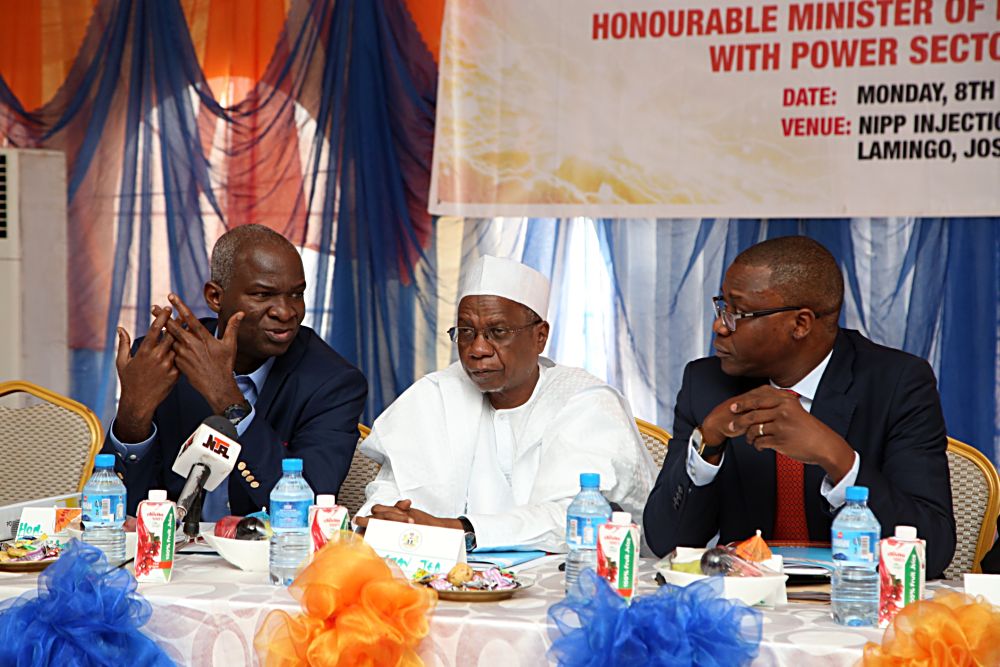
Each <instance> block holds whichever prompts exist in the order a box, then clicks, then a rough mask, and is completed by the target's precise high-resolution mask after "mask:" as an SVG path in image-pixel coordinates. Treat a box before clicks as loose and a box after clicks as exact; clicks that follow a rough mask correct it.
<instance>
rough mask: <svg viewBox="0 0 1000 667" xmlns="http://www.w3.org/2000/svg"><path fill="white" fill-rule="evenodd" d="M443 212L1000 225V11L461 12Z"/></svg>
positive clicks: (440, 190) (489, 6) (973, 4)
mask: <svg viewBox="0 0 1000 667" xmlns="http://www.w3.org/2000/svg"><path fill="white" fill-rule="evenodd" d="M443 33H444V36H443V43H442V46H441V58H440V75H439V76H440V78H439V84H438V86H439V88H438V104H437V124H436V137H435V146H434V169H433V176H432V184H431V196H430V210H431V212H433V213H437V214H441V215H462V216H470V217H492V216H507V215H509V216H518V215H530V216H548V215H553V216H560V217H566V216H574V215H586V216H595V217H618V218H623V217H672V218H680V217H716V216H725V217H742V216H746V217H845V216H890V215H893V216H895V215H915V216H936V215H949V216H952V215H954V216H974V215H997V214H1000V0H843V1H829V0H822V1H819V2H766V1H755V0H744V1H743V2H732V1H726V0H705V1H697V2H696V1H695V0H686V2H679V1H673V0H646V1H640V0H543V1H539V0H503V1H502V2H497V1H496V0H448V4H447V8H446V13H445V25H444V30H443Z"/></svg>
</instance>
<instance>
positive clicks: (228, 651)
mask: <svg viewBox="0 0 1000 667" xmlns="http://www.w3.org/2000/svg"><path fill="white" fill-rule="evenodd" d="M557 565H558V562H557V561H556V560H552V559H549V560H547V561H545V562H544V563H543V564H542V565H540V566H539V567H537V568H536V569H533V570H527V571H526V574H529V575H533V576H534V577H535V584H534V585H533V586H531V587H530V588H528V589H526V590H523V591H520V592H519V593H518V594H517V595H515V596H514V597H513V598H511V599H509V600H505V601H502V602H493V603H456V602H443V601H439V602H438V605H437V607H436V609H435V610H434V616H433V619H432V621H431V632H430V636H428V637H427V638H426V639H424V641H423V643H422V644H421V648H420V654H421V656H422V657H423V658H424V661H425V662H426V664H427V665H429V666H438V665H461V666H462V667H471V666H474V665H482V666H484V667H485V666H488V665H489V666H492V665H503V667H517V666H518V665H540V664H545V662H546V660H545V652H546V650H547V649H548V647H549V645H550V641H549V637H548V632H549V624H548V621H547V615H546V613H547V611H548V608H549V607H550V606H551V605H552V604H553V603H555V602H558V601H560V600H562V599H563V579H562V573H561V572H558V570H557V569H556V568H557ZM655 586H656V584H655V583H654V582H653V569H652V561H648V560H644V561H643V562H642V565H641V570H640V593H641V592H643V591H646V592H651V591H652V590H654V588H655ZM36 589H37V575H33V574H22V575H13V574H8V573H0V599H6V598H10V597H13V596H18V595H21V594H23V593H25V592H27V591H33V590H36ZM139 590H140V592H141V593H142V594H143V595H144V596H145V597H146V599H148V600H149V601H150V602H151V603H152V605H153V615H152V618H151V619H150V621H149V623H148V624H147V626H146V627H145V631H146V632H147V633H148V634H149V635H151V636H152V637H153V638H154V639H156V640H157V641H158V642H159V643H160V644H161V645H162V646H163V647H164V648H165V650H166V651H167V652H168V654H169V655H170V657H171V658H173V659H174V660H175V661H176V662H177V663H178V664H181V665H226V666H229V665H242V664H247V665H249V664H256V660H255V656H254V651H253V637H254V634H255V633H256V631H257V628H258V627H259V625H260V623H261V621H262V620H263V618H264V616H265V615H266V614H267V613H268V612H269V611H271V610H272V609H284V610H286V611H289V612H293V613H294V612H296V611H298V605H297V603H296V602H295V600H293V599H292V598H291V596H290V595H289V594H288V591H287V590H286V589H283V588H278V587H275V586H271V585H269V584H268V583H267V575H266V574H259V573H248V572H243V571H241V570H237V569H235V568H234V567H232V566H230V565H229V564H228V563H226V562H225V561H223V560H222V559H221V558H219V557H217V556H213V555H207V554H180V555H178V558H177V562H176V565H175V570H174V576H173V581H171V582H170V583H169V584H165V585H151V584H142V585H140V587H139ZM763 612H764V640H763V642H762V643H761V647H760V655H759V657H758V659H757V661H756V662H755V664H758V665H789V666H793V667H803V666H804V665H809V667H813V666H818V665H853V664H854V663H855V662H856V661H857V660H858V659H859V657H860V656H861V648H862V646H864V644H865V642H866V641H869V640H870V641H875V642H879V641H881V636H882V631H880V630H875V629H857V628H846V627H842V626H838V625H836V624H835V623H834V622H833V621H832V619H831V618H830V608H829V606H828V605H825V604H819V603H791V604H789V605H782V606H779V607H777V608H776V609H770V610H763Z"/></svg>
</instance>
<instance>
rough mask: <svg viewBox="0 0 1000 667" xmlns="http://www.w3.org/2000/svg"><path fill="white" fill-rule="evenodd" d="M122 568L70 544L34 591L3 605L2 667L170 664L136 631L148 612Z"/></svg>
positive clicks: (97, 553)
mask: <svg viewBox="0 0 1000 667" xmlns="http://www.w3.org/2000/svg"><path fill="white" fill-rule="evenodd" d="M135 588H136V583H135V579H134V578H133V577H132V575H131V574H129V573H128V572H126V571H125V570H124V569H120V568H114V569H110V570H109V569H108V561H107V559H106V558H105V557H104V553H103V552H102V551H101V550H100V549H97V548H96V547H92V546H90V545H87V544H83V543H82V542H80V541H79V540H71V541H70V543H69V545H68V546H67V547H66V549H65V551H63V553H62V555H61V556H60V557H59V560H57V561H56V562H55V563H53V564H52V565H50V566H49V567H48V568H46V569H45V571H44V572H42V573H41V575H39V577H38V591H37V592H35V591H33V592H31V593H26V594H24V595H22V596H21V597H19V598H17V599H14V600H9V601H7V602H5V603H3V604H2V605H0V665H18V666H20V665H32V666H43V665H53V666H54V665H59V666H60V667H62V666H64V665H65V666H71V667H77V666H79V667H97V666H98V665H100V666H104V665H143V666H144V667H145V666H147V665H152V666H153V667H167V666H171V667H172V666H173V664H174V663H173V661H172V660H170V659H169V658H168V657H167V655H166V654H165V653H164V652H163V650H162V649H161V648H160V647H159V646H157V645H156V644H155V643H154V642H153V640H151V639H150V638H149V637H147V636H145V635H144V634H142V633H141V632H140V631H139V628H140V627H141V626H142V625H144V624H145V623H146V621H148V620H149V616H150V614H151V613H152V609H151V607H150V605H149V603H148V602H146V600H145V599H143V597H142V596H140V595H138V594H137V593H136V592H135Z"/></svg>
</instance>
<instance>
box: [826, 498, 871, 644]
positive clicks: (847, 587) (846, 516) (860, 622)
mask: <svg viewBox="0 0 1000 667" xmlns="http://www.w3.org/2000/svg"><path fill="white" fill-rule="evenodd" d="M881 534H882V527H881V526H880V525H879V522H878V519H876V518H875V515H874V514H872V511H871V510H870V509H868V489H867V488H866V487H864V486H850V487H848V488H847V503H846V504H845V505H844V506H843V507H842V508H841V509H840V512H839V513H838V514H837V517H836V518H835V519H834V520H833V526H832V527H831V531H830V537H831V540H830V541H831V544H832V549H833V562H834V566H835V569H834V571H833V581H832V586H831V588H830V603H831V606H832V607H833V620H835V621H836V622H837V623H839V624H841V625H853V626H865V627H875V626H877V625H878V594H879V578H878V571H877V568H878V543H879V537H880V536H881Z"/></svg>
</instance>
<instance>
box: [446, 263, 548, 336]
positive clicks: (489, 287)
mask: <svg viewBox="0 0 1000 667" xmlns="http://www.w3.org/2000/svg"><path fill="white" fill-rule="evenodd" d="M467 296H502V297H503V298H505V299H510V300H511V301H516V302H517V303H520V304H523V305H525V306H527V307H528V308H531V309H532V310H533V311H535V313H536V314H537V315H538V316H539V317H540V318H542V319H543V320H544V319H545V316H546V313H547V312H548V309H549V279H548V278H546V277H545V276H544V275H542V274H541V273H539V272H538V271H535V270H534V269H533V268H531V267H530V266H525V265H524V264H521V263H520V262H517V261H514V260H513V259H504V258H502V257H492V256H490V255H483V256H482V257H480V258H479V259H477V260H476V261H475V262H474V263H473V264H472V266H470V267H469V268H468V270H466V272H465V275H464V277H463V279H462V289H461V290H460V291H459V294H458V300H459V302H460V303H461V301H462V299H464V298H465V297H467Z"/></svg>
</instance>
